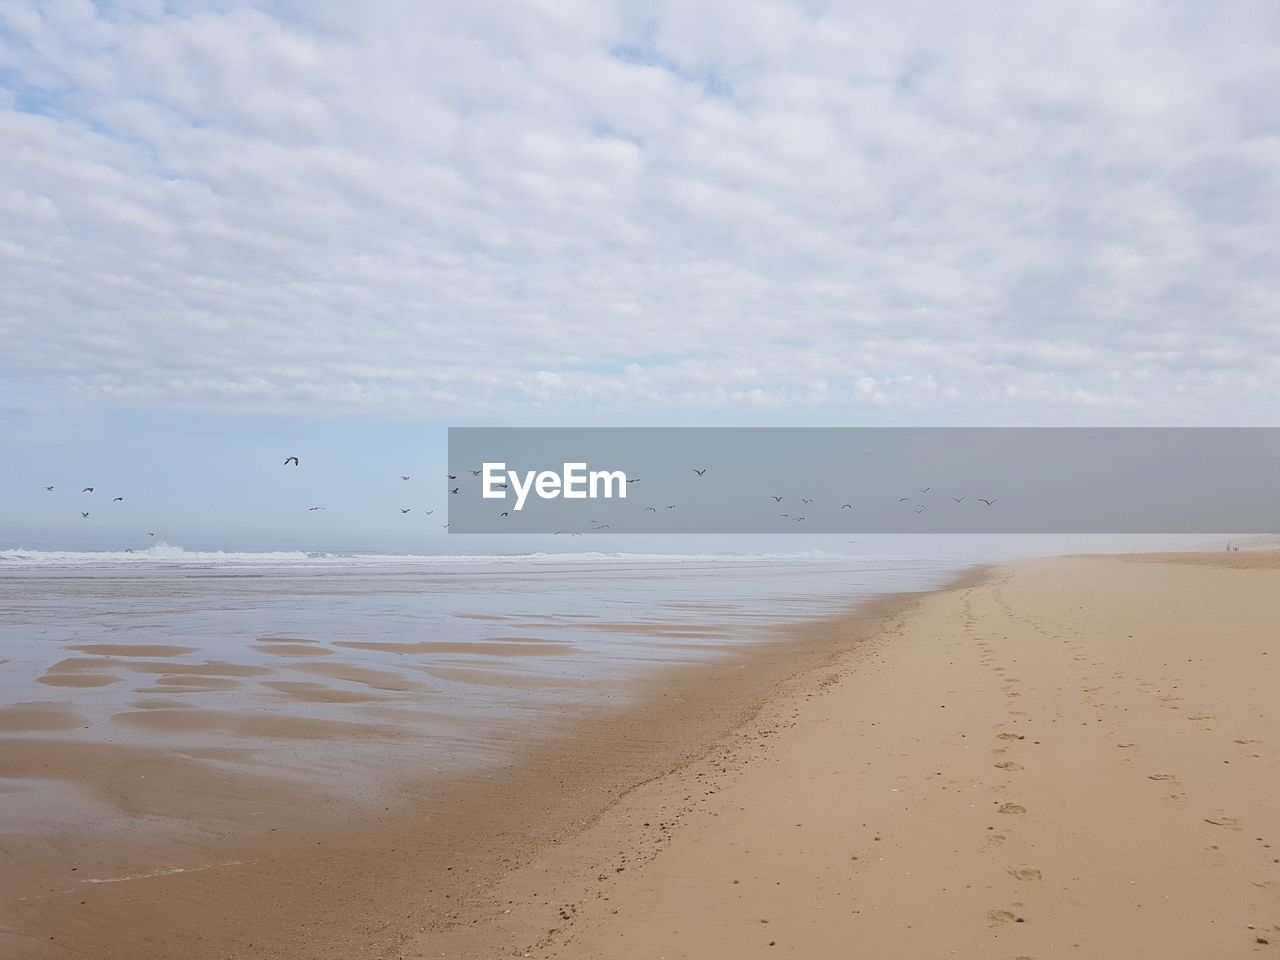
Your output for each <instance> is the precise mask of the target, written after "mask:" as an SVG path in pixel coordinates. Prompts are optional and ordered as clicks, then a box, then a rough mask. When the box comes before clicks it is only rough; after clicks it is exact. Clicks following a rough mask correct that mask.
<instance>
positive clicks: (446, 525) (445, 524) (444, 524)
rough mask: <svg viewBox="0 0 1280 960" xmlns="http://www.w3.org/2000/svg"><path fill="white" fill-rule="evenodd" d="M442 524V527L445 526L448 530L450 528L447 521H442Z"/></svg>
mask: <svg viewBox="0 0 1280 960" xmlns="http://www.w3.org/2000/svg"><path fill="white" fill-rule="evenodd" d="M440 526H442V527H443V528H444V529H446V530H448V529H449V524H447V523H442V524H440Z"/></svg>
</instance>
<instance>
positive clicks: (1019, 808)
mask: <svg viewBox="0 0 1280 960" xmlns="http://www.w3.org/2000/svg"><path fill="white" fill-rule="evenodd" d="M1026 812H1027V808H1026V807H1024V806H1023V805H1022V804H1020V803H1002V804H1000V806H998V807H996V813H1010V814H1012V813H1026Z"/></svg>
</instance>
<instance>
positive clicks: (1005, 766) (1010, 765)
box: [996, 760, 1022, 770]
mask: <svg viewBox="0 0 1280 960" xmlns="http://www.w3.org/2000/svg"><path fill="white" fill-rule="evenodd" d="M996 766H997V767H998V768H999V769H1001V770H1021V769H1022V764H1020V763H1014V762H1013V761H1012V760H1001V761H1000V762H999V763H997V764H996Z"/></svg>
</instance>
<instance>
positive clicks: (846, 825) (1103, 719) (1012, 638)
mask: <svg viewBox="0 0 1280 960" xmlns="http://www.w3.org/2000/svg"><path fill="white" fill-rule="evenodd" d="M1278 598H1280V565H1278V564H1277V563H1276V562H1275V558H1274V556H1272V555H1260V556H1258V557H1256V558H1253V560H1252V562H1251V560H1250V558H1249V557H1248V556H1247V555H1245V554H1233V555H1231V557H1229V558H1227V557H1223V558H1222V562H1216V560H1215V558H1212V557H1208V556H1197V557H1194V558H1192V559H1190V560H1188V559H1187V558H1183V557H1166V558H1154V557H1151V558H1142V560H1141V561H1134V560H1129V559H1114V558H1111V559H1107V558H1083V559H1067V560H1057V561H1052V562H1034V563H1023V564H1017V565H1013V566H1009V567H1004V568H1001V569H998V570H996V571H994V572H993V573H992V574H991V575H990V576H989V578H988V579H987V580H986V581H985V582H983V583H981V584H979V585H975V586H968V587H965V588H962V589H957V590H952V591H945V592H940V593H936V594H933V595H931V596H929V597H927V598H925V599H923V600H922V601H921V602H919V603H917V604H914V605H913V607H912V608H911V609H910V610H908V611H904V612H903V614H902V615H901V616H899V617H897V618H895V621H894V623H893V624H892V625H891V626H889V627H888V628H887V630H886V631H885V633H884V634H883V635H881V636H880V637H878V638H874V639H871V640H869V641H867V642H864V643H862V644H860V645H855V648H854V649H853V650H850V651H849V652H848V653H847V654H846V655H845V656H844V657H842V658H841V659H840V661H839V662H838V663H836V664H834V665H832V666H831V667H830V668H828V667H824V668H822V669H820V670H818V671H816V672H813V671H811V672H809V673H808V674H807V675H804V676H801V677H798V678H796V679H794V680H793V681H792V682H791V683H789V684H787V685H786V687H785V689H784V690H783V691H781V692H780V693H779V694H778V695H777V696H775V697H774V698H772V699H771V700H770V701H769V702H768V703H767V704H766V705H765V706H764V708H763V709H762V710H761V712H760V713H759V715H758V716H757V717H756V718H755V719H754V720H753V721H752V722H751V723H749V724H748V725H747V726H745V727H743V728H741V729H739V730H738V731H736V733H735V734H734V735H733V736H732V737H730V738H728V739H727V740H726V741H724V742H722V743H721V744H720V745H718V747H717V748H716V749H715V750H713V751H712V752H711V753H710V754H709V755H708V756H706V757H705V758H703V759H700V760H698V761H696V762H694V763H691V764H689V765H687V766H685V767H683V768H681V769H679V770H677V771H675V772H673V773H672V774H670V775H669V776H666V777H663V778H660V779H658V780H656V781H653V782H650V783H647V784H645V785H643V786H641V787H639V788H637V789H636V790H634V791H632V792H631V793H630V794H628V795H627V796H626V797H625V798H624V799H623V800H622V801H621V802H619V803H618V804H616V805H614V806H613V807H612V808H611V809H610V810H609V811H608V812H607V813H606V814H605V815H604V816H603V817H602V818H601V819H599V820H598V821H597V822H596V823H595V824H593V825H592V826H591V827H590V828H588V829H587V830H585V831H583V832H582V833H580V834H578V835H576V836H574V837H572V838H570V839H568V840H566V841H565V842H562V843H560V844H556V845H553V846H550V847H547V848H545V849H543V850H541V851H539V852H538V853H537V855H536V856H535V857H533V858H532V859H531V861H530V862H529V863H528V864H527V865H525V866H524V867H523V868H521V869H519V870H516V871H514V872H513V873H511V874H509V875H508V876H507V877H505V878H504V879H503V880H502V881H501V882H500V883H498V884H497V885H496V886H494V887H493V888H492V889H490V890H489V891H488V892H487V896H486V897H485V898H484V900H485V902H483V903H480V902H478V903H477V904H476V905H475V906H474V908H473V910H472V912H471V914H470V916H468V917H467V920H468V923H466V924H465V925H459V926H456V927H454V928H452V929H450V930H446V931H434V932H432V933H430V934H429V935H426V936H422V937H420V938H418V939H417V940H415V941H414V942H412V943H411V944H410V945H409V948H408V949H406V951H405V953H404V955H405V956H411V957H436V956H448V957H493V956H505V955H515V956H530V957H549V956H556V957H560V958H577V957H581V958H588V957H590V958H642V957H643V958H651V957H665V958H668V960H675V958H718V957H725V958H729V957H733V958H751V957H762V958H764V957H769V958H774V957H780V956H792V957H827V956H866V957H876V958H898V957H901V958H918V957H965V958H975V960H976V958H984V960H985V958H1001V957H1004V958H1043V957H1054V956H1071V957H1080V958H1099V960H1101V958H1140V957H1141V958H1147V957H1179V958H1181V957H1188V958H1190V957H1215V958H1225V957H1245V956H1250V957H1252V956H1268V955H1271V952H1272V951H1277V950H1280V804H1278V800H1277V798H1280V630H1278V629H1277V613H1280V599H1278Z"/></svg>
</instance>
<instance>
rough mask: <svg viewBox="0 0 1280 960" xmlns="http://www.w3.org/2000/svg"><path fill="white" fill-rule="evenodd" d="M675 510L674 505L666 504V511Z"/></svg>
mask: <svg viewBox="0 0 1280 960" xmlns="http://www.w3.org/2000/svg"><path fill="white" fill-rule="evenodd" d="M675 508H676V505H675V504H674V503H668V504H667V509H668V510H674V509H675Z"/></svg>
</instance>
